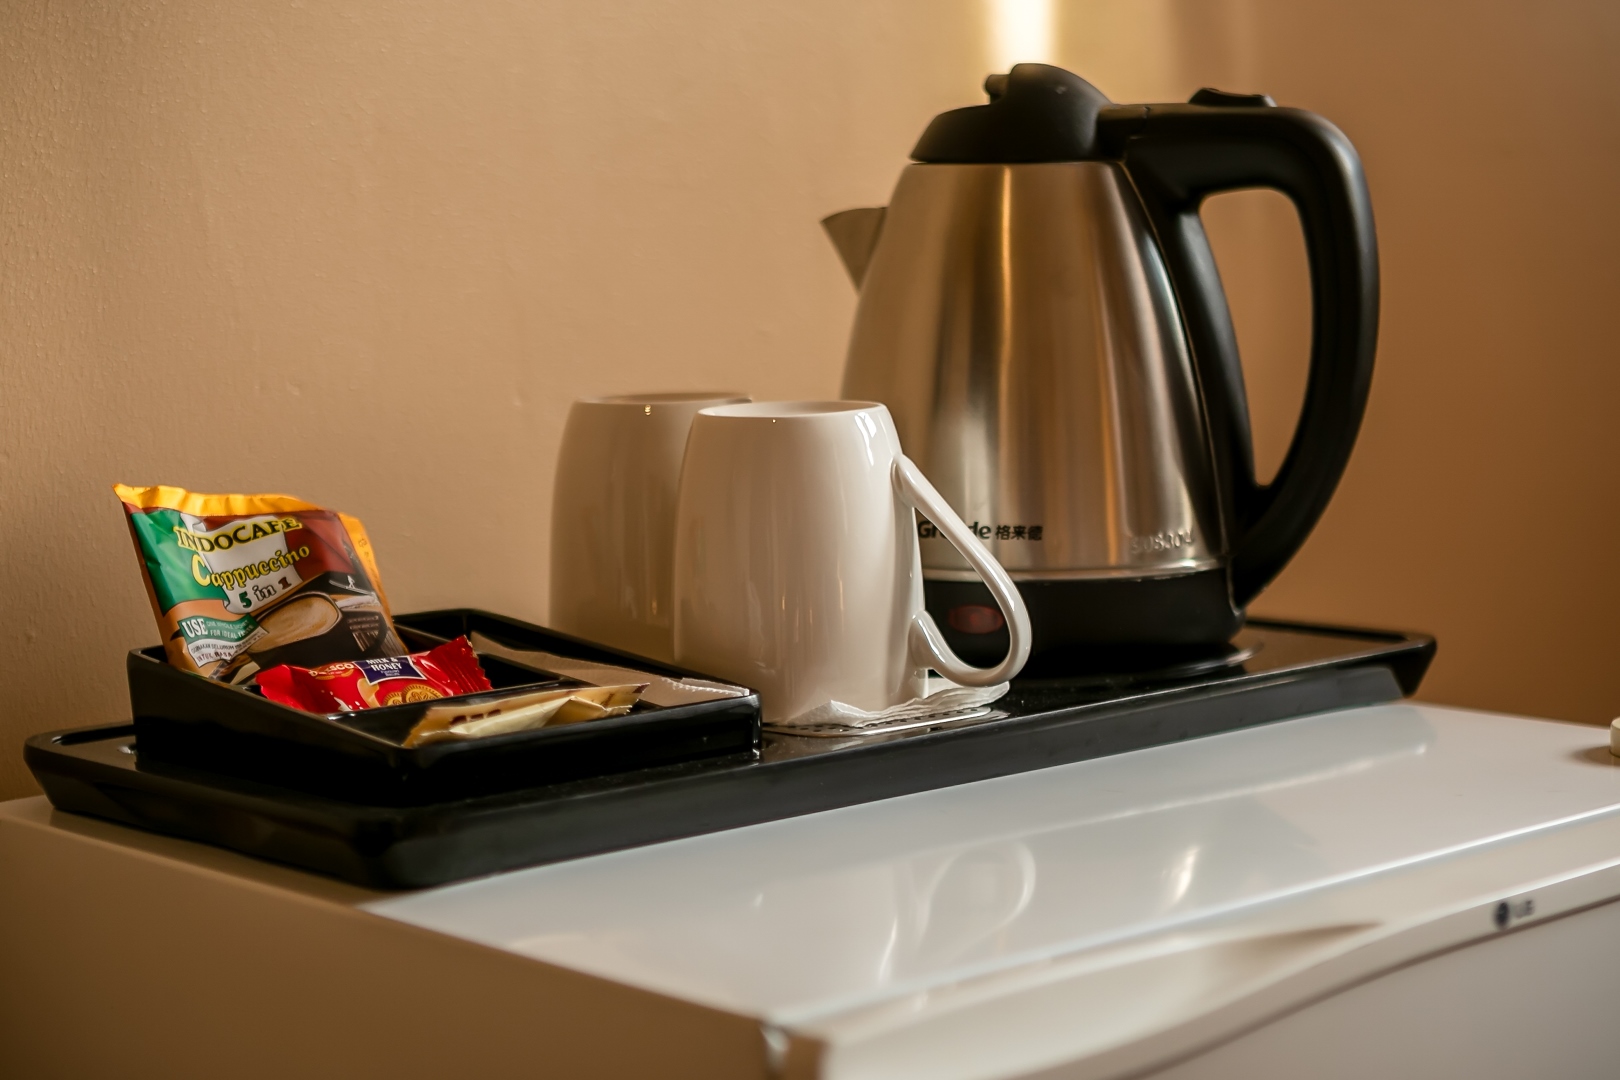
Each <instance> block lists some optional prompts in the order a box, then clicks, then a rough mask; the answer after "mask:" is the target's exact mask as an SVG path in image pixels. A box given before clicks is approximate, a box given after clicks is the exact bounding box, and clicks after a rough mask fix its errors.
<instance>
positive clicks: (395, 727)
mask: <svg viewBox="0 0 1620 1080" xmlns="http://www.w3.org/2000/svg"><path fill="white" fill-rule="evenodd" d="M394 623H395V625H396V627H397V628H398V629H399V632H400V636H401V637H402V638H403V639H404V640H405V643H406V644H407V645H408V646H409V647H410V648H411V649H412V650H413V651H414V650H421V649H426V648H431V647H432V646H434V645H437V644H441V643H443V642H445V641H449V640H450V639H452V638H455V637H457V636H459V635H462V634H471V633H472V632H474V631H478V632H480V633H483V634H484V635H486V636H488V637H490V638H493V639H495V640H497V641H500V642H503V643H505V644H508V645H512V646H515V647H517V648H524V649H541V650H545V651H547V652H551V653H556V654H559V655H563V656H567V657H570V658H574V659H579V660H588V661H595V662H599V663H606V664H615V665H618V666H621V667H628V668H634V669H637V670H639V671H646V672H651V673H656V674H660V675H673V676H676V677H683V678H693V677H706V676H699V675H698V673H696V672H691V671H684V670H682V669H678V668H672V667H669V666H668V665H665V664H660V663H657V662H656V661H653V660H648V659H645V658H643V657H638V656H631V655H629V654H626V653H621V652H615V651H613V650H611V649H607V648H604V647H602V646H600V645H596V644H593V643H591V642H587V641H582V640H580V639H578V638H574V637H570V636H568V635H566V634H559V633H556V632H554V631H550V630H546V629H543V628H541V627H538V626H534V625H533V624H531V623H525V622H521V621H519V620H516V619H509V618H506V617H505V616H501V615H494V614H491V613H489V612H486V611H477V610H474V609H468V608H458V609H452V610H446V611H429V612H421V613H417V614H411V615H401V616H397V617H396V618H395V619H394ZM479 662H480V663H481V664H482V665H483V668H484V673H485V674H486V675H488V676H489V680H490V683H491V684H492V685H493V686H494V687H495V688H496V689H497V690H512V691H517V690H522V689H544V688H548V687H554V686H555V687H566V686H581V685H584V684H583V683H581V682H579V681H578V680H575V679H568V678H564V677H561V676H559V675H557V674H556V673H554V672H548V671H541V670H539V669H537V668H531V667H527V666H524V665H521V664H517V663H512V662H509V661H506V660H503V659H501V658H499V657H496V656H490V655H487V654H481V655H480V656H479ZM127 666H128V672H129V698H130V709H131V714H132V715H133V716H134V718H135V719H134V727H135V734H136V738H137V739H138V741H139V743H140V748H141V754H142V756H143V759H144V760H147V761H156V760H160V759H161V760H163V761H167V762H169V763H171V764H174V765H185V766H190V767H192V768H194V769H200V770H204V771H206V772H209V773H212V774H222V775H226V776H232V777H236V778H239V779H243V780H256V781H260V782H262V783H266V784H272V785H275V786H278V787H286V788H295V789H298V790H300V791H305V792H309V793H311V794H316V795H323V796H326V797H328V798H333V799H339V800H343V801H347V802H355V803H365V804H377V805H384V806H407V805H421V804H424V803H435V802H444V801H446V800H449V799H458V798H467V797H471V796H476V795H488V794H492V793H495V792H500V791H511V790H513V789H516V788H532V787H537V786H542V785H546V784H555V783H561V782H564V781H569V780H578V779H582V778H585V777H592V776H602V775H605V774H608V773H617V772H633V771H637V770H640V769H646V768H651V767H654V766H659V765H667V764H670V763H673V762H680V761H691V760H694V759H697V758H705V757H717V756H723V755H730V754H744V755H750V754H753V753H755V752H756V751H757V750H758V748H759V743H760V729H759V697H758V695H757V694H754V693H753V692H751V691H743V692H742V696H739V697H733V698H726V699H723V700H718V701H709V702H701V703H697V704H691V705H681V706H675V707H663V708H661V707H659V706H656V705H650V704H647V703H645V702H643V703H640V704H638V705H637V706H636V708H635V710H634V711H632V712H631V713H630V714H628V715H626V716H620V717H614V718H611V719H607V720H596V721H592V722H591V723H588V724H570V725H567V726H563V727H555V728H540V729H538V730H535V731H520V732H513V733H511V734H508V735H496V736H491V737H489V738H485V739H477V740H468V741H465V742H439V743H430V744H428V745H425V746H418V747H412V748H406V747H405V746H404V745H403V741H404V738H405V736H406V734H407V733H408V732H409V731H410V730H411V728H412V727H414V726H415V725H416V723H417V721H418V720H420V719H421V717H422V713H423V711H424V710H426V709H427V708H428V706H429V705H430V704H433V703H431V702H423V703H416V704H410V705H395V706H390V707H385V708H377V709H367V710H364V711H362V712H351V713H334V714H332V715H329V716H322V715H319V714H316V713H309V712H304V711H303V710H301V709H294V708H290V707H288V706H286V705H281V704H279V703H277V702H274V701H271V700H269V699H268V698H265V697H263V696H262V695H260V694H259V693H258V692H257V691H255V690H250V689H245V688H243V687H238V686H229V685H226V684H224V683H220V682H214V681H212V680H209V679H203V678H199V677H198V676H196V675H193V674H191V673H190V672H185V671H180V670H178V669H176V668H173V667H171V666H169V664H168V663H167V661H166V660H165V659H164V656H163V650H162V648H161V647H153V648H150V649H137V650H134V651H132V652H131V653H130V654H129V659H128V661H127ZM738 689H739V690H742V688H738ZM484 696H485V695H469V696H467V697H466V698H464V699H462V700H471V699H472V698H481V697H484Z"/></svg>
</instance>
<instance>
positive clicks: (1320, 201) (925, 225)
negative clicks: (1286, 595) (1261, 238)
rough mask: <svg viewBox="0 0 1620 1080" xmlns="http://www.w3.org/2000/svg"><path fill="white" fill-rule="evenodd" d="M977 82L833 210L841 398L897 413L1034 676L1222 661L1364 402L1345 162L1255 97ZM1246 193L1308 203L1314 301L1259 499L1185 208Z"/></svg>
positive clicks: (1015, 78) (1360, 264)
mask: <svg viewBox="0 0 1620 1080" xmlns="http://www.w3.org/2000/svg"><path fill="white" fill-rule="evenodd" d="M987 85H988V87H989V88H990V89H991V91H992V96H993V98H994V99H995V100H994V102H993V104H992V105H990V106H980V107H977V108H976V109H963V110H957V111H956V112H955V113H946V114H944V115H943V116H941V117H940V118H938V119H936V121H935V122H934V125H933V126H932V127H930V129H929V131H928V132H927V133H926V134H925V135H924V138H923V141H922V142H921V143H919V145H918V148H917V151H916V152H915V153H914V155H913V156H914V157H916V158H918V159H919V161H918V163H917V164H913V165H910V166H908V167H907V168H906V169H905V170H904V172H903V173H902V174H901V177H900V180H899V183H898V185H897V187H896V188H895V191H894V195H893V198H892V200H891V202H890V204H889V205H888V207H887V208H885V209H882V210H857V211H848V212H846V213H844V214H840V215H834V216H833V217H832V218H829V219H828V220H827V222H826V223H825V224H826V226H827V230H828V232H829V234H830V235H831V236H832V237H833V239H834V241H835V243H836V244H837V246H838V247H839V251H840V254H841V255H842V256H843V258H844V261H845V264H846V266H847V267H848V269H849V270H850V273H851V276H852V277H854V278H855V279H856V283H857V285H858V286H859V289H860V302H859V306H858V309H857V313H856V317H855V325H854V329H853V332H852V335H851V339H850V345H849V355H848V361H847V365H846V368H845V375H844V385H843V394H844V396H845V397H846V398H855V399H864V400H872V401H881V402H883V403H884V404H886V405H887V406H888V407H889V410H890V412H891V413H893V415H894V419H895V423H896V425H897V426H898V428H899V432H900V438H901V442H902V444H903V445H904V447H905V449H906V452H907V454H909V455H910V456H911V457H912V458H913V459H915V460H916V461H917V462H918V463H919V464H920V465H921V466H922V468H923V470H924V471H925V472H926V473H927V474H928V476H929V477H930V478H931V479H932V480H933V481H934V483H935V485H936V486H937V487H938V488H939V490H940V491H941V493H942V494H944V496H945V497H946V499H947V500H949V501H950V503H951V504H952V506H953V507H954V508H955V509H956V510H957V511H958V513H960V514H961V515H962V517H963V519H964V520H966V521H968V522H970V523H972V524H973V525H974V527H975V528H976V530H977V532H978V534H979V536H980V538H981V539H982V540H983V541H984V542H985V543H986V544H987V545H988V546H989V547H990V549H991V551H992V552H993V553H994V554H995V556H996V557H997V558H998V559H999V560H1000V561H1001V563H1002V565H1003V566H1005V567H1006V568H1007V570H1008V571H1009V572H1010V573H1011V575H1012V577H1013V579H1014V580H1015V581H1016V582H1017V583H1018V585H1019V588H1020V590H1021V591H1022V592H1023V593H1024V596H1025V599H1026V600H1027V601H1028V602H1029V605H1030V608H1031V614H1032V616H1033V618H1034V621H1035V635H1036V649H1037V652H1038V653H1040V654H1042V656H1043V657H1044V658H1045V659H1046V660H1047V661H1048V662H1049V663H1050V662H1051V661H1052V660H1053V659H1054V658H1061V657H1063V656H1064V655H1069V654H1074V653H1076V652H1091V653H1096V652H1097V651H1098V649H1099V647H1108V646H1113V647H1116V648H1117V647H1136V648H1139V647H1141V646H1154V647H1158V648H1159V649H1160V650H1161V651H1162V650H1163V649H1165V648H1167V647H1168V648H1171V649H1174V648H1178V647H1179V648H1182V649H1185V648H1188V647H1194V648H1196V647H1212V646H1219V645H1220V644H1221V643H1224V642H1226V641H1227V640H1228V639H1229V638H1230V637H1231V636H1232V634H1233V633H1234V632H1235V631H1236V630H1237V629H1238V627H1239V626H1240V625H1241V622H1242V612H1243V607H1244V605H1245V604H1246V603H1247V602H1248V600H1249V599H1250V598H1251V597H1252V596H1253V595H1254V594H1255V593H1256V592H1257V591H1258V590H1259V588H1261V587H1263V586H1264V584H1265V583H1266V582H1268V581H1269V580H1270V579H1271V577H1272V576H1274V575H1275V573H1276V572H1277V571H1278V570H1279V569H1280V568H1281V566H1282V564H1283V563H1284V562H1286V560H1287V559H1288V558H1289V557H1290V556H1291V555H1292V554H1293V552H1294V551H1295V550H1297V548H1298V546H1299V544H1300V543H1301V542H1303V540H1304V537H1305V535H1306V533H1308V531H1309V529H1310V528H1311V526H1312V525H1314V523H1315V521H1316V520H1317V518H1318V516H1319V515H1320V513H1321V510H1322V508H1323V507H1324V506H1325V505H1326V502H1327V498H1328V497H1329V496H1330V495H1331V493H1332V490H1333V487H1334V485H1335V484H1336V483H1337V481H1338V478H1339V475H1340V473H1341V472H1342V470H1343V467H1344V464H1345V461H1346V459H1347V457H1348V454H1349V449H1350V446H1351V444H1352V443H1353V441H1354V438H1355V434H1356V430H1357V427H1358V426H1359V422H1360V418H1361V413H1362V410H1363V407H1364V404H1365V400H1366V391H1367V385H1368V382H1369V379H1370V373H1371V364H1372V345H1373V337H1374V333H1375V328H1376V307H1377V268H1376V253H1375V248H1374V246H1373V240H1372V224H1371V213H1370V210H1369V209H1368V207H1367V201H1366V192H1365V185H1364V184H1363V183H1362V181H1361V177H1360V171H1359V167H1358V166H1357V164H1356V161H1355V155H1354V151H1353V150H1351V149H1350V148H1349V143H1348V141H1347V140H1345V139H1344V138H1343V136H1342V135H1340V134H1338V132H1337V129H1334V128H1332V126H1331V125H1329V124H1327V123H1326V122H1325V121H1321V120H1320V118H1317V117H1313V116H1311V115H1310V114H1308V113H1299V112H1296V111H1294V110H1283V109H1276V108H1275V107H1272V106H1269V100H1268V99H1256V98H1237V97H1234V96H1232V95H1220V94H1213V92H1209V91H1205V92H1202V93H1201V97H1202V98H1203V102H1202V103H1200V102H1199V99H1197V98H1195V103H1194V104H1190V105H1179V106H1114V105H1112V104H1110V103H1108V102H1107V100H1106V99H1105V98H1103V97H1102V95H1101V94H1099V93H1098V92H1097V91H1095V90H1094V89H1093V88H1091V87H1090V86H1089V85H1088V84H1086V83H1084V82H1083V81H1081V80H1080V79H1078V78H1077V77H1075V76H1073V75H1071V74H1069V73H1067V72H1063V71H1061V70H1060V69H1056V68H1048V67H1044V66H1041V65H1019V66H1018V67H1017V68H1014V69H1013V72H1012V73H1011V75H1009V76H999V77H992V81H991V82H990V83H989V84H987ZM1043 94H1044V97H1042V95H1043ZM1212 97H1213V100H1212ZM1009 102H1010V103H1011V105H1012V106H1014V108H1009V107H1008V106H1009ZM1020 108H1021V109H1022V112H1019V111H1018V109H1020ZM997 109H1000V110H1001V113H1000V114H997V112H996V110H997ZM1155 111H1157V113H1158V114H1159V115H1158V116H1157V117H1155V116H1154V115H1153V113H1154V112H1155ZM1032 116H1033V117H1034V121H1032V120H1031V117H1032ZM1155 120H1157V121H1158V123H1157V125H1155V123H1154V121H1155ZM1279 120H1280V121H1281V122H1279ZM1257 121H1258V122H1257ZM1031 131H1033V134H1031ZM1260 185H1264V186H1273V187H1277V188H1279V189H1280V190H1283V191H1285V193H1287V194H1289V195H1290V196H1291V197H1293V198H1294V200H1295V202H1296V204H1298V205H1299V206H1300V209H1301V219H1302V222H1303V223H1304V225H1305V229H1306V235H1307V248H1308V250H1309V251H1310V255H1311V262H1312V271H1313V297H1314V298H1315V304H1316V307H1315V315H1316V320H1315V340H1314V348H1313V356H1312V377H1311V384H1310V389H1309V390H1308V392H1307V400H1306V406H1305V410H1304V415H1303V416H1302V419H1301V425H1300V429H1299V433H1298V434H1297V435H1296V437H1295V440H1294V445H1293V447H1292V448H1291V450H1290V453H1289V455H1288V459H1287V461H1286V463H1285V465H1284V466H1283V469H1282V471H1280V472H1279V474H1278V477H1277V478H1276V479H1275V480H1274V481H1273V483H1272V484H1270V485H1267V486H1261V485H1257V484H1256V483H1255V482H1254V476H1253V465H1252V450H1251V449H1250V443H1249V431H1248V419H1247V411H1246V406H1245V404H1244V397H1243V386H1242V373H1241V367H1240V365H1239V362H1238V358H1237V353H1236V346H1235V342H1234V341H1233V338H1232V332H1231V323H1230V316H1229V315H1228V313H1227V309H1226V305H1225V299H1224V296H1223V295H1222V294H1221V290H1220V282H1219V277H1218V275H1217V274H1216V272H1215V268H1214V262H1213V257H1212V256H1211V254H1210V252H1209V248H1208V244H1207V241H1205V239H1204V235H1203V230H1202V227H1201V225H1200V224H1199V222H1198V217H1197V211H1198V204H1199V203H1200V202H1201V201H1202V199H1203V198H1204V197H1205V196H1206V195H1208V194H1210V193H1211V192H1212V191H1216V190H1225V189H1227V188H1231V187H1249V186H1260ZM919 530H920V532H921V536H922V545H921V546H922V553H923V570H924V577H925V579H926V582H927V591H928V597H929V606H930V608H931V609H933V610H934V612H935V615H936V618H938V619H939V621H940V622H941V624H942V625H943V626H944V627H945V628H946V631H945V632H946V634H947V636H948V637H950V638H951V640H952V644H953V646H954V647H957V648H960V649H962V650H964V652H963V655H964V656H968V655H975V654H978V655H982V656H984V657H986V658H989V657H993V656H995V655H999V654H997V653H996V649H997V648H998V647H1001V648H1004V645H1002V644H1001V640H1000V639H1001V638H1002V637H1003V635H1004V631H1003V630H1002V628H1001V626H1000V623H999V619H998V618H997V614H998V613H997V611H996V609H995V607H994V604H993V603H991V602H990V601H989V600H987V599H986V594H985V592H984V589H983V586H982V585H980V584H979V583H978V581H977V578H976V577H975V576H974V575H973V573H972V571H971V570H969V569H968V567H967V565H966V563H965V562H963V561H962V560H961V558H960V556H958V555H957V554H956V552H955V550H954V549H953V548H952V547H951V546H950V545H949V544H948V543H946V542H945V541H944V540H942V539H939V538H937V537H935V536H934V535H933V530H932V527H931V526H930V524H929V523H927V522H920V523H919ZM1104 651H1105V652H1106V649H1104Z"/></svg>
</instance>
